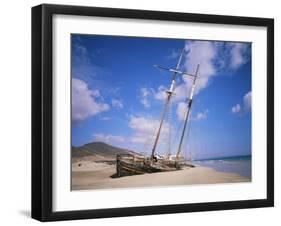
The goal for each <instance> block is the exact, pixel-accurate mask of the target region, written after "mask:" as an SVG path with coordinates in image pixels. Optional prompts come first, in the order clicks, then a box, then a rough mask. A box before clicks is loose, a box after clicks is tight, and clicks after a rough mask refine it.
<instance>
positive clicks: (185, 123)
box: [176, 64, 200, 158]
mask: <svg viewBox="0 0 281 226" xmlns="http://www.w3.org/2000/svg"><path fill="white" fill-rule="evenodd" d="M199 66H200V65H199V64H198V65H197V68H196V72H195V75H193V77H194V79H193V84H192V88H191V92H190V96H189V99H188V104H187V112H186V114H185V118H184V126H183V131H182V134H181V139H180V143H179V148H178V151H177V155H176V157H177V158H178V157H179V155H180V152H181V148H182V143H183V138H184V134H185V130H186V125H187V121H188V117H189V114H190V110H191V105H192V99H193V95H194V91H195V84H196V79H197V77H198V73H199Z"/></svg>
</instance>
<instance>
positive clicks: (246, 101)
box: [231, 91, 252, 114]
mask: <svg viewBox="0 0 281 226" xmlns="http://www.w3.org/2000/svg"><path fill="white" fill-rule="evenodd" d="M251 109H252V91H249V92H248V93H246V94H245V95H244V97H243V105H242V106H241V105H240V104H236V105H235V106H233V107H232V108H231V112H232V113H234V114H236V113H239V112H244V113H246V112H249V111H251Z"/></svg>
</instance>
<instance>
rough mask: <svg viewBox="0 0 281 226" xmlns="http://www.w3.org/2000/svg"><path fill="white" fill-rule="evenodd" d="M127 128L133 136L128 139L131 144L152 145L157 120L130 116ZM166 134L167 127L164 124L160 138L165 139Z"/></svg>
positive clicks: (167, 131)
mask: <svg viewBox="0 0 281 226" xmlns="http://www.w3.org/2000/svg"><path fill="white" fill-rule="evenodd" d="M129 127H130V128H131V129H132V130H133V136H132V137H131V138H130V140H131V142H133V143H142V144H145V143H152V142H153V141H154V139H155V136H156V132H157V129H158V127H159V120H156V119H153V118H148V117H136V116H133V115H131V116H130V120H129ZM168 133H169V125H168V123H165V122H164V124H163V127H162V130H161V137H162V138H163V137H167V135H168Z"/></svg>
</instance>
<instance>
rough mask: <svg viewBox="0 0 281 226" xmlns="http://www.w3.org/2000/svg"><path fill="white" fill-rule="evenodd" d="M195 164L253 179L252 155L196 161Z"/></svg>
mask: <svg viewBox="0 0 281 226" xmlns="http://www.w3.org/2000/svg"><path fill="white" fill-rule="evenodd" d="M193 164H195V165H199V166H205V167H209V168H213V169H215V170H217V171H220V172H230V173H236V174H239V175H241V176H244V177H248V178H250V179H251V178H252V157H251V156H250V155H249V156H235V157H223V158H214V159H204V160H194V161H193Z"/></svg>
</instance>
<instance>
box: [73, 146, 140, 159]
mask: <svg viewBox="0 0 281 226" xmlns="http://www.w3.org/2000/svg"><path fill="white" fill-rule="evenodd" d="M116 154H136V153H135V152H133V151H131V150H128V149H123V148H118V147H114V146H111V145H109V144H106V143H103V142H93V143H89V144H85V145H83V146H81V147H72V151H71V156H72V157H77V158H79V157H85V156H94V157H97V158H107V159H108V158H113V159H114V158H115V157H116Z"/></svg>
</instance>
